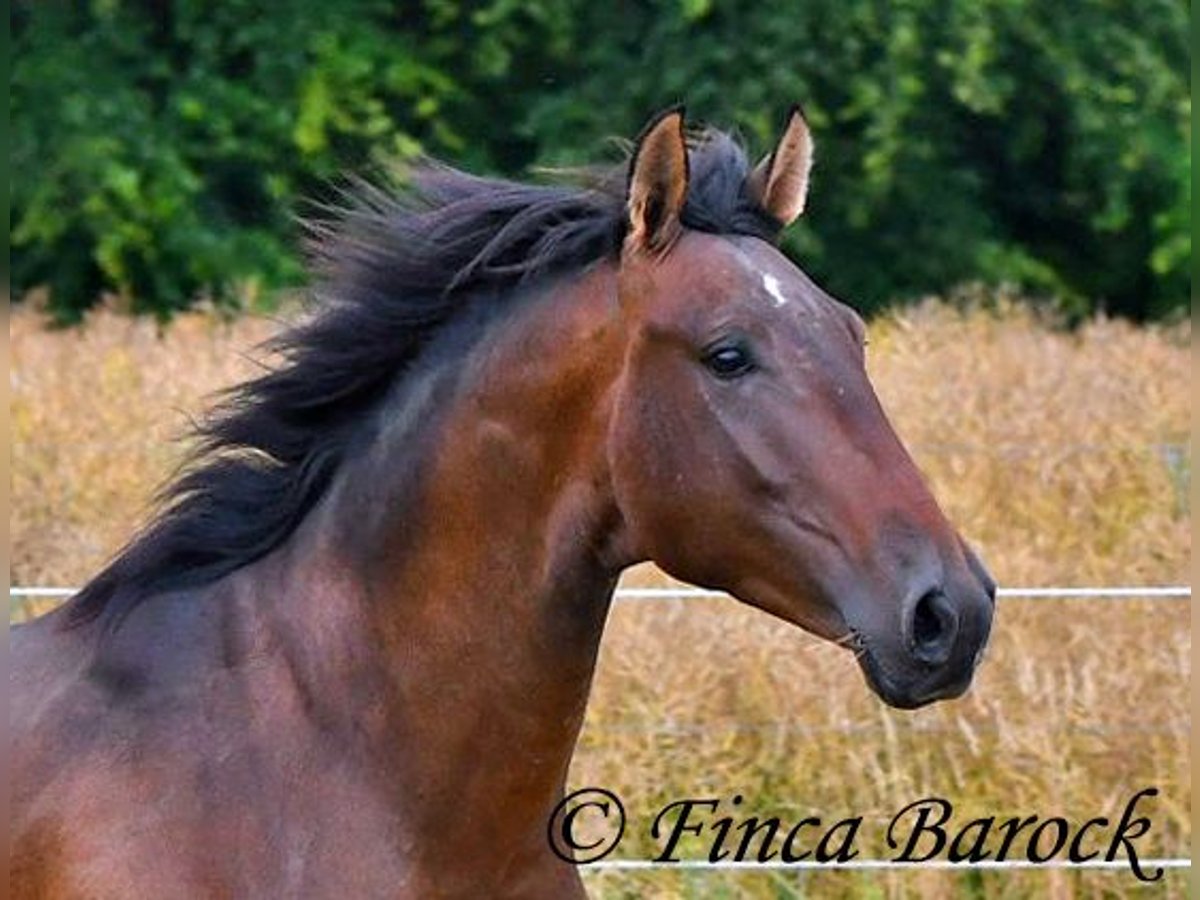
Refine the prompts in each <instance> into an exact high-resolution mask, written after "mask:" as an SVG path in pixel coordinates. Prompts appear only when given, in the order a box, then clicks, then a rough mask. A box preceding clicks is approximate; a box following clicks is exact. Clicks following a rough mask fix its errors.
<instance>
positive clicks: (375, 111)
mask: <svg viewBox="0 0 1200 900" xmlns="http://www.w3.org/2000/svg"><path fill="white" fill-rule="evenodd" d="M1187 22H1188V12H1187V7H1186V6H1184V5H1183V4H1181V3H1178V2H1177V0H1147V2H1146V3H1139V4H1133V5H1130V4H1124V5H1122V4H1113V3H1111V2H1106V0H1079V2H1077V3H1071V4H1050V3H1044V2H1038V0H806V2H805V3H803V4H764V3H737V2H722V0H647V2H639V3H632V2H619V3H616V4H603V3H585V2H582V0H533V2H518V0H481V2H475V3H469V4H463V3H459V2H455V0H419V2H418V0H411V2H407V3H399V4H398V3H390V2H384V0H343V2H340V3H336V4H329V3H316V2H313V0H279V2H276V3H272V4H265V5H264V4H262V3H255V2H249V0H222V2H220V3H201V2H197V0H174V2H166V3H163V2H153V3H151V2H147V0H142V2H124V0H92V2H91V3H73V4H66V3H60V2H46V0H41V2H24V3H17V4H16V5H15V8H14V13H13V31H14V50H15V64H14V68H13V75H12V82H11V94H10V106H11V113H12V124H13V139H12V142H11V151H10V152H11V162H12V170H13V172H14V179H13V219H12V221H13V258H12V264H13V279H14V285H15V287H16V288H17V290H18V291H22V290H24V289H27V288H29V287H33V286H36V285H48V286H49V287H50V291H51V304H52V309H53V311H54V312H55V314H56V315H58V316H59V317H60V318H62V319H65V320H69V319H71V318H73V317H76V316H78V315H79V314H80V313H81V312H82V311H83V310H84V309H85V308H86V307H87V306H88V305H89V304H90V303H92V302H94V300H95V298H96V297H97V296H98V295H100V294H101V293H102V292H116V293H118V294H120V295H123V296H125V297H127V298H128V299H129V301H130V302H131V303H132V304H133V306H134V308H135V309H138V310H142V311H149V312H154V313H157V314H159V315H168V314H169V313H170V312H171V311H172V310H175V309H178V308H181V307H183V306H186V305H187V304H188V303H190V302H192V301H194V300H195V299H197V298H200V297H209V298H211V299H213V300H216V301H218V302H228V303H233V302H236V300H237V298H238V297H239V296H243V295H245V294H247V293H249V292H251V290H250V289H253V288H254V287H255V286H256V285H259V284H262V285H264V286H267V287H274V286H280V285H286V284H290V283H295V282H297V281H298V280H300V279H301V278H302V273H301V271H300V268H299V264H298V262H297V256H298V254H297V251H296V237H297V229H296V226H295V224H294V219H295V216H296V214H297V212H300V211H302V206H301V205H300V204H301V199H302V198H305V197H308V198H316V199H323V198H326V197H328V195H329V194H330V192H331V186H332V185H333V184H334V183H335V182H336V178H337V177H338V175H339V174H340V173H342V172H345V171H360V172H361V171H368V172H369V171H371V170H373V169H377V168H379V167H381V166H384V165H387V164H388V163H389V161H391V160H395V159H401V160H403V159H406V158H411V157H412V156H414V155H415V154H417V153H419V152H422V151H424V152H429V153H432V154H434V155H438V156H442V157H445V158H448V159H450V160H452V161H454V162H456V163H458V164H460V165H463V166H466V167H468V168H472V169H476V170H484V171H493V172H503V173H510V174H513V173H520V172H521V171H523V170H524V169H526V168H527V167H528V166H530V165H532V164H538V163H542V164H546V163H549V164H563V163H578V162H582V161H592V160H594V159H595V158H596V157H597V154H598V153H599V152H601V148H602V145H603V141H604V139H605V138H607V137H609V136H612V135H630V134H633V133H635V132H636V130H637V129H638V128H639V127H640V125H641V124H642V122H643V121H644V120H645V119H646V117H647V116H648V115H649V114H650V113H652V112H653V111H655V110H657V109H659V108H661V107H663V106H665V105H667V104H669V103H673V102H677V101H679V100H685V101H686V102H687V103H688V106H689V109H690V110H691V113H692V115H693V116H698V117H701V118H704V119H707V120H709V121H712V122H714V123H717V124H720V125H724V126H729V125H733V126H736V127H738V128H740V129H741V130H742V132H743V133H744V134H745V135H746V136H747V138H748V139H749V141H750V143H751V144H752V146H755V147H757V148H759V149H764V148H766V147H767V146H768V143H769V141H770V140H771V139H772V138H773V136H774V133H775V130H776V129H777V127H778V126H779V124H780V122H781V119H782V115H783V112H784V110H785V108H786V107H787V105H788V104H789V103H790V102H792V101H793V100H801V101H802V102H804V104H805V108H806V111H807V112H808V115H809V118H810V120H811V121H812V124H813V126H814V128H815V130H816V132H817V138H818V162H817V169H816V173H815V180H814V190H813V197H812V200H811V202H810V210H811V213H810V215H809V216H808V217H807V218H806V219H805V221H804V222H803V223H802V224H801V225H800V226H799V227H797V228H796V229H794V230H793V232H792V234H791V235H790V236H789V238H788V244H787V247H788V249H789V251H790V252H792V253H793V254H794V255H795V256H796V257H797V258H798V259H799V260H800V261H801V262H803V264H804V265H805V266H806V267H807V268H809V269H810V270H811V271H812V272H813V273H814V274H815V275H816V276H817V277H818V278H819V279H820V280H821V281H822V282H823V283H825V284H826V285H827V286H828V287H829V288H830V289H831V290H833V291H834V292H835V293H838V294H840V295H842V296H845V297H846V298H848V299H849V300H851V301H852V302H854V303H856V304H857V305H859V306H860V307H863V308H866V309H871V308H874V307H875V306H877V305H879V304H881V303H883V302H885V301H887V300H891V299H895V298H898V297H899V298H903V297H906V296H913V295H917V294H920V293H923V292H928V291H940V290H944V289H946V288H947V287H949V286H952V285H954V284H955V283H958V282H963V281H979V280H982V281H992V282H996V281H1009V282H1016V283H1019V284H1021V285H1022V286H1024V287H1026V288H1029V289H1033V290H1036V291H1041V292H1043V293H1046V294H1047V295H1053V296H1055V297H1058V298H1059V299H1060V300H1063V301H1065V302H1066V303H1067V305H1068V308H1073V309H1074V310H1076V311H1078V312H1084V311H1086V310H1087V309H1088V308H1090V305H1091V304H1093V303H1100V304H1103V305H1104V306H1105V307H1107V308H1109V309H1111V310H1113V311H1116V312H1121V313H1126V314H1130V315H1134V316H1156V315H1161V314H1164V313H1166V312H1168V311H1170V310H1172V309H1173V308H1177V307H1180V306H1183V305H1185V304H1186V303H1187V302H1188V294H1189V274H1188V266H1189V264H1190V259H1191V234H1190V210H1189V205H1190V197H1191V170H1190V150H1191V137H1190V131H1191V129H1190V123H1191V100H1190V90H1189V86H1188V75H1187V65H1188V63H1189V61H1190V51H1189V47H1188V42H1187V36H1186V28H1187Z"/></svg>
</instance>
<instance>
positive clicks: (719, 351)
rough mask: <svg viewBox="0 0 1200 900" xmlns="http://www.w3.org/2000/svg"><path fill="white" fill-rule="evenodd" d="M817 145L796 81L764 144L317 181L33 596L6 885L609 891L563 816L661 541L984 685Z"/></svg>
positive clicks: (19, 892)
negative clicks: (247, 342)
mask: <svg viewBox="0 0 1200 900" xmlns="http://www.w3.org/2000/svg"><path fill="white" fill-rule="evenodd" d="M812 158H813V138H812V135H811V132H810V129H809V126H808V124H807V122H806V121H805V118H804V116H803V114H802V113H801V111H800V110H799V108H798V107H797V108H795V109H793V110H792V111H791V112H790V113H789V115H788V117H787V119H786V123H785V125H784V127H783V130H782V133H781V136H780V137H779V138H778V141H777V143H776V145H775V147H774V149H773V150H772V151H771V152H770V153H769V154H768V155H767V156H765V157H764V158H763V159H762V160H761V161H760V162H759V163H757V164H752V163H751V162H750V161H749V160H748V157H747V154H746V151H745V149H744V147H743V145H742V143H741V141H740V140H739V139H736V138H734V137H731V136H730V135H728V134H726V133H724V132H721V131H719V130H715V129H712V128H706V129H696V128H689V127H687V125H686V124H685V118H684V112H683V109H682V108H681V107H680V108H672V109H669V110H666V111H665V112H663V113H661V114H660V115H658V116H656V117H655V118H653V119H652V120H651V121H650V122H649V124H648V125H647V126H646V127H645V129H644V130H643V131H642V133H641V135H640V136H639V137H638V139H637V140H636V141H635V142H634V143H633V144H632V145H631V151H630V153H629V155H628V160H627V161H626V162H623V163H620V164H618V165H616V166H612V167H610V168H605V169H595V170H592V171H591V174H590V175H588V176H586V177H582V176H581V177H578V178H575V179H574V180H570V179H564V178H560V179H557V180H552V181H545V180H544V181H543V182H541V183H537V184H527V183H519V182H514V181H508V180H502V179H492V178H483V177H476V176H472V175H469V174H465V173H463V172H460V171H456V170H455V169H453V168H450V167H448V166H444V165H441V164H437V163H434V162H432V161H429V162H424V163H420V164H417V165H415V167H414V169H413V170H412V171H411V172H410V173H409V174H410V177H409V179H408V184H407V185H406V186H402V187H386V186H381V185H380V184H378V183H374V182H368V181H366V180H365V179H364V180H361V182H356V185H355V186H353V187H351V188H348V189H347V191H346V197H344V198H343V199H342V200H339V201H336V202H335V203H333V204H332V205H331V206H330V207H328V208H327V210H326V211H327V212H329V213H330V214H329V215H326V216H323V217H316V218H315V219H314V221H313V222H312V223H311V233H310V235H309V238H310V240H309V245H310V248H311V254H310V255H311V257H312V271H313V279H312V298H313V301H314V302H313V308H312V310H311V311H310V313H309V314H308V315H307V316H305V317H303V318H302V319H301V320H300V321H299V322H297V323H295V324H293V325H292V326H290V327H289V328H287V329H285V330H283V331H282V332H281V333H280V335H279V337H277V338H276V339H275V340H274V341H273V343H272V344H271V346H270V348H269V349H270V350H271V352H272V353H274V354H275V362H274V364H273V365H271V366H270V367H268V368H267V369H266V370H265V371H264V372H263V373H261V374H260V375H259V376H257V377H256V378H254V379H252V380H250V381H248V382H246V383H244V384H242V385H240V386H236V387H234V388H232V389H230V391H228V392H226V394H224V395H223V396H222V397H221V398H220V399H219V401H218V402H217V403H216V406H215V408H214V409H213V410H212V411H210V413H209V415H208V416H207V417H206V418H204V419H203V420H201V422H200V423H198V425H197V431H196V435H195V439H196V442H195V444H194V447H195V450H194V455H193V456H192V457H191V458H190V461H189V462H188V463H187V464H186V465H185V466H184V467H183V468H182V469H181V471H180V472H179V473H177V474H176V476H175V477H174V480H173V481H172V482H171V483H170V484H169V485H168V487H167V489H166V490H165V493H164V494H163V497H162V501H163V502H162V505H161V507H160V508H159V510H158V511H157V512H156V513H155V514H154V516H153V517H152V518H151V519H150V521H149V522H148V524H147V525H146V526H145V527H144V528H143V529H142V530H141V531H140V532H139V533H138V534H137V535H135V536H134V537H133V538H132V539H131V541H130V542H129V543H128V544H127V545H126V547H125V548H124V549H123V550H121V551H120V552H119V553H118V554H117V555H116V556H115V557H114V558H113V559H112V560H111V561H110V562H109V564H108V565H107V566H106V567H105V568H104V569H103V570H102V571H100V572H99V573H98V574H97V575H96V576H95V577H94V578H93V579H92V580H91V581H90V582H89V583H88V584H87V585H86V586H85V587H83V588H82V590H81V591H80V592H79V593H77V594H76V595H75V596H74V597H73V598H71V599H70V600H69V601H68V602H67V603H65V604H64V605H63V606H62V607H60V608H58V609H57V610H54V611H51V612H50V613H48V614H46V615H44V616H42V617H41V618H39V619H36V620H34V621H32V622H30V623H28V624H25V625H22V626H19V627H15V628H14V629H13V633H12V637H11V660H10V662H11V689H10V700H11V703H10V715H11V720H10V724H11V735H12V736H11V739H10V748H9V749H10V759H11V760H12V785H13V791H12V807H11V809H12V822H13V824H12V830H11V832H10V837H11V851H12V862H11V867H10V888H11V890H12V892H13V896H14V897H19V898H31V897H39V898H68V897H89V898H109V897H112V898H130V897H155V898H174V897H179V898H196V897H346V896H350V897H356V898H371V897H406V898H407V897H420V898H424V897H479V896H489V897H550V898H564V897H580V896H584V887H583V883H582V880H581V878H580V876H579V872H578V867H577V866H576V865H575V864H573V862H571V861H567V860H564V859H561V858H559V856H558V855H556V854H555V853H553V852H552V850H551V848H550V847H549V846H548V841H547V837H546V836H547V822H548V820H549V819H550V817H551V816H552V813H553V811H554V809H555V807H556V804H558V803H559V801H560V800H561V799H562V798H563V797H564V791H565V783H566V778H567V770H568V765H569V763H570V760H571V756H572V753H573V750H574V747H575V744H576V740H577V737H578V735H579V731H580V727H581V724H582V722H583V718H584V712H585V709H586V706H587V701H588V693H589V687H590V683H591V679H592V675H593V669H594V667H595V664H596V658H597V650H598V646H599V643H600V638H601V633H602V631H603V629H604V624H605V619H606V616H607V613H608V610H609V606H610V602H611V599H612V597H613V593H614V589H615V586H616V584H617V581H618V577H619V576H620V574H621V572H622V571H623V570H624V569H626V568H628V567H629V566H631V565H633V564H635V563H639V562H643V561H653V562H654V563H656V564H657V565H658V566H660V567H661V568H662V569H663V570H665V571H666V572H667V573H669V574H671V575H672V576H674V577H676V578H679V579H682V580H684V581H688V582H692V583H694V584H697V585H702V586H705V587H709V588H714V589H718V590H721V591H726V592H728V593H729V594H731V595H732V596H733V597H735V598H737V599H738V600H740V601H742V602H744V603H747V604H750V605H752V606H754V607H758V608H760V609H762V610H765V611H767V612H769V613H771V614H774V615H775V616H778V617H781V618H782V619H784V620H786V621H788V622H790V623H794V624H795V625H797V626H799V627H801V628H803V629H806V630H807V631H809V632H812V633H813V634H815V635H818V636H821V637H823V638H826V639H829V640H831V641H836V642H839V643H841V644H842V645H844V646H846V647H847V648H848V649H849V650H850V651H851V652H853V653H854V654H855V655H856V657H857V659H858V661H859V664H860V667H861V670H862V672H863V673H864V676H865V679H866V681H867V683H868V684H869V685H870V687H871V688H872V689H873V690H874V691H875V692H876V693H877V694H878V695H879V697H880V698H882V700H883V701H884V702H886V703H888V704H891V705H892V706H895V707H901V708H912V707H917V706H920V705H922V704H927V703H931V702H934V701H937V700H942V699H946V698H953V697H956V696H959V695H960V694H962V693H963V692H964V691H965V690H966V689H967V687H968V685H969V683H970V681H971V680H972V675H973V672H974V671H975V669H976V666H977V664H978V661H979V659H980V655H981V650H982V648H983V647H984V645H985V643H986V641H987V637H988V633H989V631H990V629H991V623H992V614H993V609H994V600H995V583H994V582H993V580H992V578H991V577H990V576H989V575H988V573H987V571H986V570H985V568H984V566H983V564H982V563H981V562H980V560H979V559H978V558H977V556H976V555H975V554H974V553H973V552H972V551H971V549H969V547H968V545H967V544H966V543H965V542H964V540H963V539H962V538H961V537H960V536H959V534H958V532H956V530H955V529H954V528H953V526H952V525H951V524H950V523H949V522H948V521H947V519H946V517H945V516H944V514H943V513H942V511H941V510H940V508H939V506H938V504H937V503H936V501H935V500H934V498H933V497H932V496H931V494H930V491H929V489H928V488H927V486H926V484H925V482H924V480H923V478H922V476H921V475H920V473H919V471H918V469H917V467H916V465H915V463H914V462H913V461H912V459H911V458H910V456H909V455H908V454H907V452H906V451H905V449H904V448H903V446H902V445H901V442H900V440H899V439H898V437H897V436H896V434H895V432H894V431H893V429H892V427H891V425H890V424H889V422H888V419H887V418H886V415H885V413H884V411H883V410H882V408H881V406H880V404H879V402H878V400H877V398H876V395H875V393H874V390H873V388H872V386H871V384H870V382H869V380H868V377H867V374H866V369H865V359H864V356H865V349H864V325H863V322H862V320H861V319H860V318H859V317H858V316H857V315H856V314H855V313H854V312H853V311H852V310H851V309H850V307H848V306H846V305H844V304H842V303H841V302H839V301H837V300H835V299H833V298H832V297H831V296H830V295H828V294H827V293H825V292H824V291H823V290H822V289H821V288H820V287H818V286H817V285H816V284H815V283H814V282H813V281H812V280H811V279H810V278H809V277H808V276H806V275H805V274H804V272H802V271H801V270H800V269H799V268H798V267H797V266H796V265H794V264H793V263H792V262H791V261H790V260H789V259H788V258H787V257H786V256H785V255H784V254H783V253H782V252H781V251H780V250H779V249H778V248H777V241H778V238H779V235H780V233H781V231H782V229H783V228H784V227H785V226H787V225H788V224H790V223H791V222H792V221H793V220H795V219H796V218H797V216H799V215H800V214H801V213H802V212H803V210H804V208H805V204H806V198H807V193H808V185H809V173H810V166H811V162H812Z"/></svg>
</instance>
